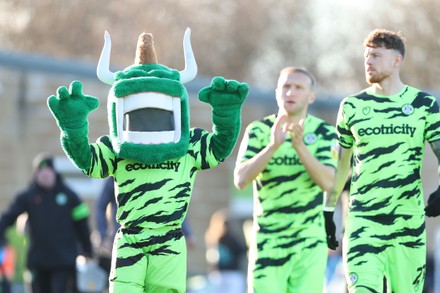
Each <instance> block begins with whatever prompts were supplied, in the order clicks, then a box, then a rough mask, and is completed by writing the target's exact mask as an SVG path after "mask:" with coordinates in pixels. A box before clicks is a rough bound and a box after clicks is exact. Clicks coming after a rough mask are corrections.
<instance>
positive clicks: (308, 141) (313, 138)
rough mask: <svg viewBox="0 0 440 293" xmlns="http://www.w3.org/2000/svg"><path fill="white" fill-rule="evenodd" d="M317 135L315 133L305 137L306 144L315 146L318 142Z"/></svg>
mask: <svg viewBox="0 0 440 293" xmlns="http://www.w3.org/2000/svg"><path fill="white" fill-rule="evenodd" d="M316 139H317V137H316V134H314V133H307V134H306V135H304V142H305V143H306V144H314V143H315V142H316Z"/></svg>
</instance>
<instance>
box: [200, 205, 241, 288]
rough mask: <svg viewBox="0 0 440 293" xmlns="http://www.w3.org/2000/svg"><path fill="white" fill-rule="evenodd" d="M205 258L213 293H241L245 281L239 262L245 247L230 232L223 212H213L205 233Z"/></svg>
mask: <svg viewBox="0 0 440 293" xmlns="http://www.w3.org/2000/svg"><path fill="white" fill-rule="evenodd" d="M205 242H206V248H207V251H206V258H207V261H208V263H209V264H210V265H211V266H212V272H211V273H210V274H209V280H210V283H211V285H212V288H213V293H217V292H218V293H220V292H228V293H243V292H244V291H245V287H246V279H245V276H244V274H243V273H242V271H241V268H240V261H241V259H242V256H243V255H244V254H245V252H246V246H245V245H244V244H242V243H240V242H239V241H238V240H237V238H236V236H235V235H234V233H233V232H232V231H231V227H230V222H229V221H228V219H227V215H226V212H225V211H223V210H220V211H217V212H215V213H214V214H213V215H212V217H211V220H210V223H209V227H208V230H207V231H206V233H205Z"/></svg>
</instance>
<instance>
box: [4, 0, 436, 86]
mask: <svg viewBox="0 0 440 293" xmlns="http://www.w3.org/2000/svg"><path fill="white" fill-rule="evenodd" d="M0 11H1V12H0V16H1V17H0V28H1V30H0V44H1V45H0V49H3V50H14V51H19V52H28V53H39V54H46V55H51V56H56V57H61V58H75V59H81V60H84V61H90V62H97V61H98V58H99V54H100V52H101V48H102V45H103V33H104V31H105V30H107V31H109V32H110V34H111V36H112V65H113V66H115V67H116V68H124V67H126V66H128V65H130V64H132V62H133V58H134V52H135V46H136V42H137V37H138V36H139V34H140V33H141V32H143V31H147V32H151V33H153V35H154V38H155V45H156V50H157V53H158V58H159V62H160V63H162V64H165V65H167V66H170V67H173V68H176V69H181V68H183V66H184V64H183V52H182V38H183V33H184V31H185V29H186V27H188V26H189V27H191V29H192V32H193V33H192V44H193V48H194V51H195V54H196V59H197V61H198V65H199V75H206V76H213V75H223V76H225V77H227V78H235V79H240V80H245V81H247V82H249V83H252V84H255V85H259V86H261V87H269V88H273V86H274V85H275V82H276V80H275V79H276V76H277V75H278V71H279V70H280V69H281V68H282V67H284V66H286V65H302V66H305V67H307V68H308V69H309V70H311V71H312V72H314V73H315V75H316V77H317V80H318V85H319V89H320V90H321V91H323V92H327V93H338V95H341V94H345V93H349V92H353V91H358V90H360V89H362V88H364V87H365V86H366V84H365V81H364V74H363V58H362V57H363V50H364V49H363V46H362V42H363V38H365V36H366V35H367V34H368V32H369V31H371V30H372V29H374V28H377V27H384V28H388V29H393V30H400V31H402V33H403V35H404V36H405V37H406V38H407V40H408V53H407V56H406V61H405V62H406V65H405V66H404V70H403V78H404V81H405V82H407V83H408V84H412V85H414V86H417V87H421V88H427V89H436V88H437V81H436V77H437V76H438V73H439V71H440V56H439V55H438V54H436V51H437V50H438V46H439V42H440V41H439V38H437V37H435V35H436V28H438V27H439V25H440V19H438V18H437V15H438V14H439V12H440V6H439V5H436V3H435V1H434V0H419V1H417V2H414V1H409V0H389V1H385V2H384V1H379V0H370V1H351V0H335V1H330V2H329V1H322V0H298V1H289V0H242V1H235V0H223V1H213V0H185V1H174V0H161V1H154V0H125V1H105V0H94V1H87V0H72V1H62V0H38V1H33V0H20V1H18V0H0Z"/></svg>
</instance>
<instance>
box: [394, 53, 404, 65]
mask: <svg viewBox="0 0 440 293" xmlns="http://www.w3.org/2000/svg"><path fill="white" fill-rule="evenodd" d="M402 62H403V56H402V55H400V54H396V56H394V66H396V67H398V66H400V65H401V64H402Z"/></svg>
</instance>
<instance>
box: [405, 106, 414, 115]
mask: <svg viewBox="0 0 440 293" xmlns="http://www.w3.org/2000/svg"><path fill="white" fill-rule="evenodd" d="M402 113H403V114H405V115H411V114H412V113H414V107H413V106H411V105H410V104H406V105H403V107H402Z"/></svg>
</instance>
